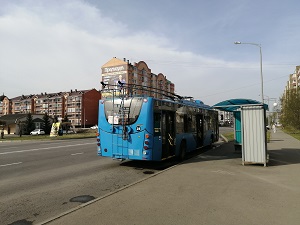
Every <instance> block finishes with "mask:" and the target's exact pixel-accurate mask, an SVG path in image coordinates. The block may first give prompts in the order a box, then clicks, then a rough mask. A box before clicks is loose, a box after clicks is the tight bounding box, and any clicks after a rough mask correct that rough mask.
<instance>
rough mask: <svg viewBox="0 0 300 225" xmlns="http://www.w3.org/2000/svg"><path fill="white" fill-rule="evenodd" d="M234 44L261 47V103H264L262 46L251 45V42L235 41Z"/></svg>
mask: <svg viewBox="0 0 300 225" xmlns="http://www.w3.org/2000/svg"><path fill="white" fill-rule="evenodd" d="M234 44H236V45H240V44H246V45H255V46H257V47H259V54H260V80H261V102H262V103H264V80H263V72H262V52H261V45H260V44H257V43H249V42H240V41H235V42H234Z"/></svg>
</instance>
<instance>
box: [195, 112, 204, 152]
mask: <svg viewBox="0 0 300 225" xmlns="http://www.w3.org/2000/svg"><path fill="white" fill-rule="evenodd" d="M196 129H197V147H201V146H203V114H197V115H196Z"/></svg>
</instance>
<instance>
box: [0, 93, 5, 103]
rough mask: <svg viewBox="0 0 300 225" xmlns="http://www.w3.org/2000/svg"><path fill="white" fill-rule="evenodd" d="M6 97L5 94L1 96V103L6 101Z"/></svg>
mask: <svg viewBox="0 0 300 225" xmlns="http://www.w3.org/2000/svg"><path fill="white" fill-rule="evenodd" d="M5 97H6V96H5V95H4V94H3V95H1V96H0V102H2V101H3V100H4V98H5Z"/></svg>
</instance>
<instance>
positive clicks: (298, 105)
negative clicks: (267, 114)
mask: <svg viewBox="0 0 300 225" xmlns="http://www.w3.org/2000/svg"><path fill="white" fill-rule="evenodd" d="M281 104H282V115H281V122H282V124H283V125H284V126H290V127H292V128H294V129H297V130H300V91H299V90H297V89H292V90H289V91H287V92H286V94H285V96H283V97H282V99H281Z"/></svg>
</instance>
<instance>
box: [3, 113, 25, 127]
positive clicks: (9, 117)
mask: <svg viewBox="0 0 300 225" xmlns="http://www.w3.org/2000/svg"><path fill="white" fill-rule="evenodd" d="M26 116H27V115H26V114H8V115H4V116H0V120H1V121H4V122H6V124H7V125H9V124H15V123H16V120H18V119H21V118H24V117H26Z"/></svg>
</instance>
